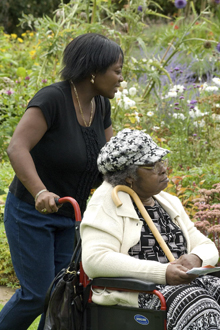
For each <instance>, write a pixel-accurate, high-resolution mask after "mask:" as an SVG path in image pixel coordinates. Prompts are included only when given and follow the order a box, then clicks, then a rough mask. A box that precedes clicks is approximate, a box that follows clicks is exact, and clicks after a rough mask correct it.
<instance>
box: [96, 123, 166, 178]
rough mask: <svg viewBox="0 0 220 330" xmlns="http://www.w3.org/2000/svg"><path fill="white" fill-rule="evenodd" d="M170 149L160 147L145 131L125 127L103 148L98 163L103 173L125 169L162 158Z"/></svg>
mask: <svg viewBox="0 0 220 330" xmlns="http://www.w3.org/2000/svg"><path fill="white" fill-rule="evenodd" d="M169 152H170V151H169V150H167V149H163V148H160V147H158V145H157V144H156V143H155V142H154V141H153V140H152V138H151V137H150V135H148V134H146V133H144V132H143V131H138V130H132V129H129V128H126V129H123V130H122V131H120V132H118V134H117V135H116V136H114V137H112V138H111V139H110V141H109V142H107V143H106V144H105V145H104V147H103V148H102V149H101V151H100V153H99V156H98V160H97V164H98V169H99V171H100V172H101V173H102V174H106V173H107V172H116V171H120V170H124V169H125V168H126V167H128V166H129V165H146V164H152V163H155V162H157V161H158V160H160V159H161V158H162V157H164V156H165V155H166V154H168V153H169Z"/></svg>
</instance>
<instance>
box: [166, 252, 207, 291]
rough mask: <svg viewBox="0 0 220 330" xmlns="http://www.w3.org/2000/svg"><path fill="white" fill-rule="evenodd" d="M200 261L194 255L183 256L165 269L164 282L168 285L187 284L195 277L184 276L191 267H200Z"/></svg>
mask: <svg viewBox="0 0 220 330" xmlns="http://www.w3.org/2000/svg"><path fill="white" fill-rule="evenodd" d="M201 266H202V260H201V259H200V258H199V257H198V256H197V255H195V254H184V255H182V256H181V257H180V258H179V259H177V260H175V261H172V262H171V263H170V265H169V266H168V267H167V272H166V280H167V284H169V285H178V284H189V283H190V282H191V281H192V280H194V279H195V278H196V277H197V275H192V274H191V275H190V274H186V272H187V270H189V269H192V268H193V267H201Z"/></svg>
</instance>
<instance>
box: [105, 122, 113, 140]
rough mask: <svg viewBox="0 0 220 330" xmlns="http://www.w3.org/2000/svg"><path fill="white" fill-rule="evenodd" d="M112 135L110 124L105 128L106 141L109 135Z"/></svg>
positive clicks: (109, 137)
mask: <svg viewBox="0 0 220 330" xmlns="http://www.w3.org/2000/svg"><path fill="white" fill-rule="evenodd" d="M112 136H113V129H112V125H111V126H109V127H108V128H106V129H105V138H106V141H107V142H108V141H109V140H110V139H111V137H112Z"/></svg>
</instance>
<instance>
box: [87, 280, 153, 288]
mask: <svg viewBox="0 0 220 330" xmlns="http://www.w3.org/2000/svg"><path fill="white" fill-rule="evenodd" d="M92 286H93V287H108V288H111V289H119V290H120V289H121V290H131V291H153V290H155V289H156V284H155V283H153V282H149V281H144V280H139V279H136V278H130V277H97V278H94V279H93V280H92Z"/></svg>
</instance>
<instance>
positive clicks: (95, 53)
mask: <svg viewBox="0 0 220 330" xmlns="http://www.w3.org/2000/svg"><path fill="white" fill-rule="evenodd" d="M120 55H121V56H122V62H123V60H124V55H123V51H122V49H121V47H120V46H119V45H118V44H117V43H116V42H114V41H112V40H110V39H108V38H107V37H105V36H103V35H101V34H98V33H86V34H82V35H79V36H78V37H76V38H75V39H73V40H72V41H71V42H70V43H69V44H68V45H67V46H66V48H65V50H64V53H63V69H62V70H61V72H60V75H61V78H62V79H63V80H69V81H70V80H71V81H72V82H79V81H82V80H83V79H85V78H87V77H89V76H91V74H96V73H98V72H99V73H105V72H106V70H107V69H108V67H109V66H111V65H112V64H114V63H116V62H117V61H118V59H119V57H120Z"/></svg>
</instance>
